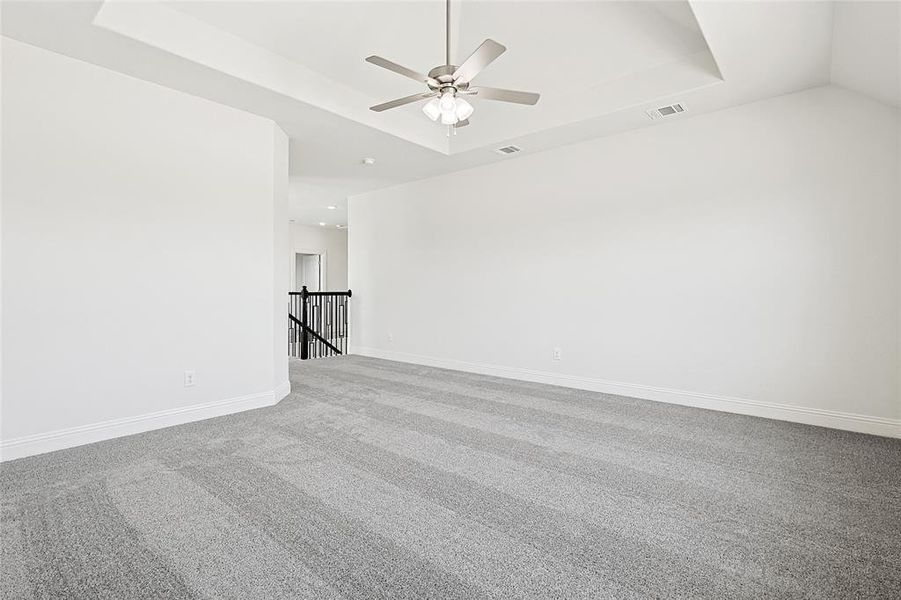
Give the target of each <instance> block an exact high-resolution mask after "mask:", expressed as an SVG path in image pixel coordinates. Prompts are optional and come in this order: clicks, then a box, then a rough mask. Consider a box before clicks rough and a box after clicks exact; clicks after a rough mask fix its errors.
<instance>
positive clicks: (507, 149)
mask: <svg viewBox="0 0 901 600" xmlns="http://www.w3.org/2000/svg"><path fill="white" fill-rule="evenodd" d="M520 150H522V148H520V147H519V146H512V145H511V146H504V147H503V148H498V149H497V150H495V152H497V153H498V154H513V153H514V152H519V151H520Z"/></svg>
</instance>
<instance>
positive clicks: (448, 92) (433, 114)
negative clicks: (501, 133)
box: [366, 0, 539, 127]
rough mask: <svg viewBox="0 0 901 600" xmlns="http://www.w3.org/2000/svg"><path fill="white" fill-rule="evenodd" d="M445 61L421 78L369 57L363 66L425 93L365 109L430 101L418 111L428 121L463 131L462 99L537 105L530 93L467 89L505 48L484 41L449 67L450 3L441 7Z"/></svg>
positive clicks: (465, 111) (468, 108)
mask: <svg viewBox="0 0 901 600" xmlns="http://www.w3.org/2000/svg"><path fill="white" fill-rule="evenodd" d="M445 19H446V21H445V22H446V27H445V32H446V35H445V45H444V49H445V61H446V64H443V65H440V66H437V67H435V68H434V69H432V70H431V71H429V73H428V75H424V74H422V73H419V72H417V71H414V70H413V69H408V68H407V67H403V66H401V65H399V64H397V63H395V62H392V61H390V60H388V59H386V58H382V57H381V56H375V55H373V56H370V57H367V58H366V62H369V63H372V64H374V65H376V66H379V67H382V68H383V69H388V70H389V71H394V72H395V73H398V74H399V75H403V76H404V77H409V78H410V79H414V80H416V81H418V82H420V83H424V84H426V85H427V86H428V88H429V89H428V91H427V92H422V93H420V94H413V95H412V96H406V97H404V98H398V99H397V100H391V101H390V102H385V103H383V104H377V105H376V106H371V107H369V109H370V110H374V111H375V112H382V111H383V110H388V109H391V108H397V107H398V106H404V105H405V104H410V103H412V102H418V101H420V100H425V99H427V98H431V100H430V101H429V102H427V103H426V104H425V106H423V107H422V112H424V113H425V114H426V116H427V117H428V118H430V119H431V120H432V121H436V122H438V121H440V122H441V124H442V125H448V126H453V127H464V126H466V125H469V117H470V116H471V115H472V112H473V107H472V105H471V104H470V103H469V102H467V101H466V99H465V98H463V97H462V96H476V97H478V98H484V99H485V100H498V101H500V102H513V103H514V104H528V105H533V104H535V103H536V102H538V98H539V95H538V94H535V93H533V92H518V91H516V90H502V89H498V88H492V87H484V86H478V87H470V86H469V84H470V82H471V81H472V79H473V78H474V77H475V76H476V75H478V74H479V72H480V71H481V70H482V69H484V68H485V67H487V66H488V65H489V64H491V63H492V62H493V61H494V60H495V59H496V58H497V57H498V56H500V55H501V54H503V53H504V51H505V50H506V48H505V47H504V46H502V45H501V44H498V43H497V42H495V41H494V40H491V39H488V40H485V41H484V42H482V44H481V45H480V46H479V47H478V48H476V51H475V52H473V53H472V54H471V55H470V56H469V58H467V59H466V60H465V61H463V64H462V65H460V66H459V67H458V66H456V65H452V64H451V59H450V0H446V3H445Z"/></svg>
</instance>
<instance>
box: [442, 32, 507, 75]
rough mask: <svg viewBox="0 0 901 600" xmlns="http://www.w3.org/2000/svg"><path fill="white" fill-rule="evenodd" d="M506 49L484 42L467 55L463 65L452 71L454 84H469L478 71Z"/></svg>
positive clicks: (492, 42) (487, 41) (492, 41)
mask: <svg viewBox="0 0 901 600" xmlns="http://www.w3.org/2000/svg"><path fill="white" fill-rule="evenodd" d="M506 50H507V48H505V47H504V46H501V45H500V44H498V43H497V42H495V41H494V40H485V41H484V42H482V45H481V46H479V47H478V48H476V51H475V52H473V53H472V54H470V55H469V58H467V59H466V60H465V61H463V64H462V65H460V66H459V67H457V70H456V71H454V74H453V78H454V83H469V82H470V81H472V78H473V77H475V76H476V75H478V74H479V71H481V70H482V69H484V68H485V67H487V66H488V65H490V64H491V63H492V62H493V61H494V59H496V58H497V57H498V56H500V55H501V54H503V53H504V52H505V51H506Z"/></svg>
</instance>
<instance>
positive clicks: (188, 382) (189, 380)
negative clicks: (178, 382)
mask: <svg viewBox="0 0 901 600" xmlns="http://www.w3.org/2000/svg"><path fill="white" fill-rule="evenodd" d="M196 382H197V375H196V374H195V373H194V371H185V387H191V386H192V385H194V384H195V383H196Z"/></svg>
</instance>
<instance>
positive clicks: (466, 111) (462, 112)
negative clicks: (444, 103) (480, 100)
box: [457, 98, 473, 121]
mask: <svg viewBox="0 0 901 600" xmlns="http://www.w3.org/2000/svg"><path fill="white" fill-rule="evenodd" d="M472 111H473V108H472V104H470V103H469V102H467V101H466V100H464V99H463V98H457V119H458V120H459V121H465V120H466V119H468V118H469V117H470V115H472Z"/></svg>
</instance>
